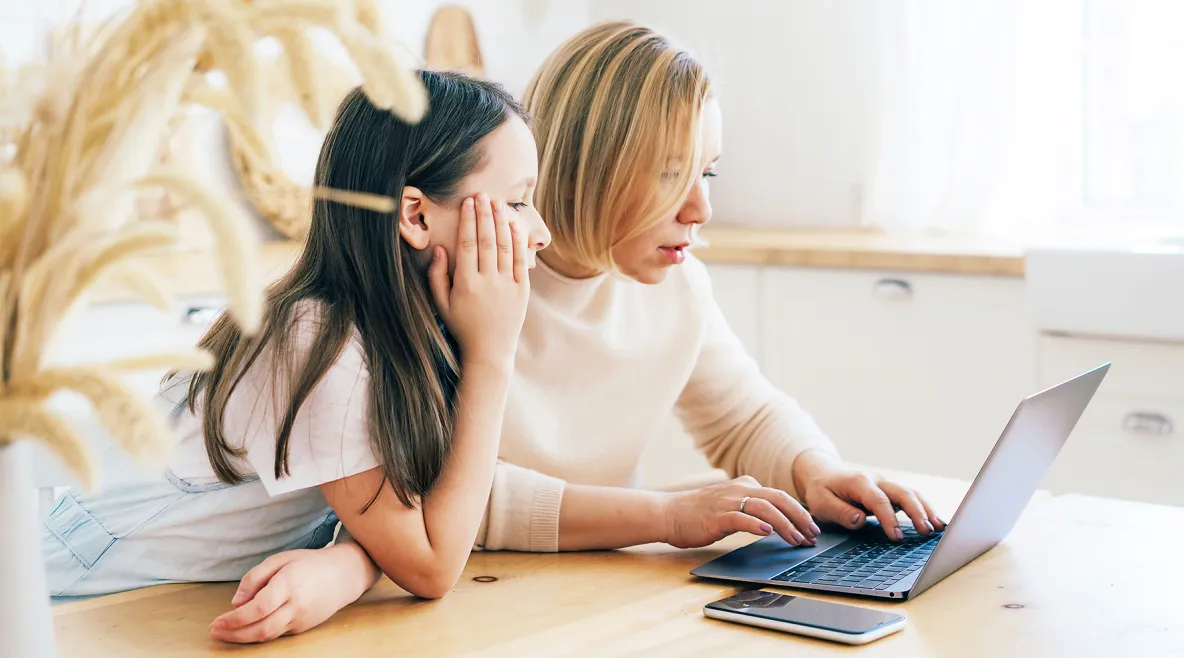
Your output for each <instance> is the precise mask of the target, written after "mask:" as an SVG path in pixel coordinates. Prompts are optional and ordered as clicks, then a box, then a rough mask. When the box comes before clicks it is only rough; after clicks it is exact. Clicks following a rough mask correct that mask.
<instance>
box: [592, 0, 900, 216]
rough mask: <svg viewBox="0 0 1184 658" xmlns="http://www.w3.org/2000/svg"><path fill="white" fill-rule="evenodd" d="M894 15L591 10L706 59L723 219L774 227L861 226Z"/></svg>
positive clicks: (635, 5)
mask: <svg viewBox="0 0 1184 658" xmlns="http://www.w3.org/2000/svg"><path fill="white" fill-rule="evenodd" d="M888 11H891V9H890V8H889V7H888V6H886V5H885V4H880V3H869V2H864V1H861V0H830V1H827V2H817V1H816V0H743V1H740V2H714V1H711V0H646V1H645V2H637V1H636V0H591V1H590V2H589V16H590V18H591V19H592V20H593V21H600V20H609V19H617V18H630V19H633V20H637V21H639V22H642V23H645V24H648V25H652V26H654V27H657V28H659V29H661V30H663V31H665V32H668V33H669V34H670V35H672V36H674V37H675V38H676V40H677V41H679V42H681V43H683V44H685V45H686V46H687V47H689V48H690V49H691V50H692V51H694V52H695V53H696V54H697V55H699V56H700V58H701V59H702V60H703V61H705V62H706V64H707V65H708V67H709V68H710V70H711V72H712V75H713V77H714V79H715V81H716V83H717V89H718V92H719V98H720V103H721V105H722V107H723V113H724V160H723V161H722V163H721V167H720V176H719V177H718V178H716V179H715V180H713V181H712V201H713V203H714V206H715V217H716V221H718V222H721V223H722V222H737V223H744V224H766V225H768V224H773V225H786V224H793V225H809V226H844V225H853V224H855V223H857V221H858V218H859V215H860V208H861V204H862V200H863V198H864V188H863V185H862V183H861V181H864V180H866V178H867V170H868V168H869V167H870V166H871V163H872V162H874V157H873V156H874V149H875V145H876V143H877V134H876V118H875V114H874V112H873V110H874V108H875V106H876V103H877V95H878V79H879V63H878V62H877V58H878V52H879V45H878V44H879V42H880V40H881V39H882V38H883V36H884V35H883V27H884V25H885V23H886V21H885V20H884V17H885V12H888Z"/></svg>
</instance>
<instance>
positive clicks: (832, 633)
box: [703, 589, 906, 644]
mask: <svg viewBox="0 0 1184 658" xmlns="http://www.w3.org/2000/svg"><path fill="white" fill-rule="evenodd" d="M703 614H704V615H706V616H708V617H711V618H712V619H721V620H723V621H730V622H735V623H737V624H748V625H749V626H759V627H761V628H768V629H771V630H775V631H784V632H786V633H794V634H797V635H807V636H810V637H816V638H819V639H822V640H830V641H832V642H841V643H843V644H867V643H868V642H871V641H872V640H878V639H880V638H882V637H884V636H885V635H890V634H892V633H895V632H896V631H899V630H900V629H902V628H904V625H905V619H906V618H905V617H904V616H903V615H898V614H895V613H891V612H882V611H880V610H873V609H871V608H860V607H857V606H853V605H843V604H841V603H830V602H828V601H820V600H818V599H807V598H802V597H800V596H792V595H790V594H777V593H775V592H768V591H765V590H763V589H758V590H751V591H747V592H740V593H739V594H736V595H735V596H729V597H728V598H726V599H721V600H719V601H716V602H714V603H708V604H707V605H706V606H704V608H703Z"/></svg>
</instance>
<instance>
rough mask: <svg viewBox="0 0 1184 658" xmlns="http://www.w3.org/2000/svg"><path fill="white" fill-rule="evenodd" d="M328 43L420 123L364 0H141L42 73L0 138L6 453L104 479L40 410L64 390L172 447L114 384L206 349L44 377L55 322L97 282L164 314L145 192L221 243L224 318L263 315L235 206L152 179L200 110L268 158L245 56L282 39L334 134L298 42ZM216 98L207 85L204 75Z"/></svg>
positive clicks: (158, 446) (150, 445)
mask: <svg viewBox="0 0 1184 658" xmlns="http://www.w3.org/2000/svg"><path fill="white" fill-rule="evenodd" d="M310 27H320V28H324V29H327V30H329V31H330V32H332V33H333V34H335V35H337V36H338V38H340V39H341V41H342V42H343V43H344V44H345V45H346V48H347V50H348V51H349V52H350V53H351V54H352V55H353V56H354V57H355V58H358V61H356V62H355V64H356V65H357V67H358V68H359V70H361V71H362V73H363V77H364V84H363V88H364V89H365V90H366V91H367V93H368V94H369V95H370V96H371V99H372V100H373V101H374V102H375V104H377V105H379V106H381V107H385V108H388V109H391V110H392V111H394V112H396V113H398V114H399V115H400V116H402V117H404V118H407V119H411V120H418V118H419V117H421V116H422V115H423V113H424V111H425V109H426V95H425V94H424V90H423V88H422V85H421V84H420V82H419V80H418V78H417V77H416V76H415V74H414V72H413V71H411V70H410V69H409V68H408V67H406V66H404V65H403V63H402V62H400V61H398V60H397V59H396V55H395V54H393V52H392V50H391V49H392V47H393V46H392V44H391V43H390V42H384V41H383V40H382V39H381V38H380V36H379V35H380V32H379V29H378V13H377V9H376V7H375V6H374V5H373V3H372V2H371V1H369V0H359V1H358V2H356V3H355V2H339V1H338V0H292V1H286V0H192V1H191V0H142V1H141V2H138V3H136V4H135V5H134V6H133V7H132V8H130V9H129V10H127V11H125V12H122V13H121V14H120V15H119V16H117V17H116V18H114V19H112V20H110V21H108V22H106V23H104V24H102V25H100V26H99V27H98V29H97V30H95V31H94V32H93V34H92V35H90V36H89V37H86V38H83V36H82V30H81V29H80V28H79V27H78V25H77V24H75V25H73V26H68V27H67V28H66V29H65V30H64V31H62V32H61V33H62V34H64V35H65V36H66V38H65V39H64V41H63V43H64V44H66V45H67V46H68V47H66V48H65V49H64V50H65V51H66V52H65V53H64V54H63V53H59V56H58V57H57V58H56V59H54V60H53V61H50V62H48V63H47V64H46V66H44V67H43V68H42V69H41V71H42V72H43V77H44V80H41V81H40V82H41V83H42V85H41V91H40V92H39V93H38V95H37V96H36V97H35V98H33V99H31V100H29V101H28V103H27V112H26V114H27V116H28V119H27V122H26V123H25V124H24V125H20V126H18V127H17V128H16V129H13V130H6V131H5V132H4V133H3V134H0V141H2V142H3V143H0V147H4V148H5V149H6V150H7V151H6V152H8V153H10V154H11V157H10V158H8V159H6V161H4V162H0V446H3V445H4V444H7V443H10V442H12V441H16V440H21V439H33V440H39V441H41V442H42V443H44V444H45V445H47V446H49V447H50V448H51V449H52V450H53V451H54V452H55V453H56V454H57V455H58V456H59V457H60V458H61V459H62V461H63V462H65V463H66V465H67V466H69V467H70V468H71V469H72V470H73V471H74V472H75V473H76V474H77V476H78V477H79V479H80V480H81V481H82V482H83V483H85V484H87V485H93V484H94V483H95V482H96V481H97V470H96V465H95V460H94V459H93V458H92V457H91V455H90V453H89V450H88V448H87V445H88V444H87V442H86V441H85V440H84V439H83V437H80V436H79V435H78V434H77V433H76V431H75V430H74V429H73V428H71V427H70V426H69V424H68V423H66V422H65V421H64V420H62V419H61V418H59V417H57V416H55V415H54V414H53V413H52V412H51V411H50V410H49V409H48V408H47V407H46V404H45V402H46V400H47V399H48V398H49V397H50V396H52V395H54V394H56V393H57V392H59V391H73V392H75V393H78V394H81V395H82V396H84V397H85V398H86V399H88V400H89V401H90V404H91V405H92V406H93V407H94V409H95V411H96V413H97V415H98V418H99V420H100V421H101V422H102V423H103V425H104V426H105V427H106V429H107V430H108V432H109V433H110V435H111V436H112V437H113V438H114V439H115V440H116V441H117V442H118V443H119V444H120V446H121V447H122V448H123V449H124V450H126V451H127V452H128V453H130V454H131V455H132V456H133V457H135V458H137V459H138V460H139V461H141V462H142V463H149V464H152V463H159V462H160V460H161V459H163V456H164V455H165V453H166V450H167V447H168V446H169V444H170V441H169V440H168V438H167V432H166V428H165V427H164V424H163V420H162V419H161V418H158V416H157V415H156V414H155V412H154V411H153V410H152V409H151V408H150V407H149V405H148V404H147V403H146V401H145V400H144V399H142V397H141V396H139V395H137V394H136V393H135V392H134V391H132V390H131V389H130V388H129V387H128V386H127V385H126V384H125V383H124V382H123V380H122V378H121V376H122V374H123V373H127V372H131V371H136V370H154V369H169V370H205V369H208V368H210V367H212V366H213V361H212V358H211V356H210V355H209V354H206V353H204V352H202V351H200V350H187V351H183V352H177V353H166V354H149V355H142V356H134V357H129V358H126V359H122V360H119V361H115V362H111V363H92V364H85V365H74V366H61V365H55V366H53V367H47V366H46V365H45V363H46V362H47V361H48V358H47V351H48V346H49V345H50V344H51V338H52V337H53V335H54V333H55V331H56V330H57V328H58V325H59V324H60V323H61V321H62V319H63V318H64V317H66V316H67V314H69V313H70V312H71V311H72V309H74V308H76V307H77V306H78V304H80V303H82V302H84V301H85V298H86V295H87V293H88V291H89V290H90V289H91V288H92V287H93V286H94V285H95V283H96V282H98V281H104V282H107V283H108V284H115V285H120V286H122V287H124V288H126V289H127V290H129V291H132V292H134V293H135V294H137V295H138V296H140V297H141V298H143V299H145V300H147V301H148V302H150V303H152V304H154V305H156V306H158V307H161V308H167V307H169V306H170V300H169V296H168V291H167V290H164V289H163V288H162V287H161V286H160V285H159V284H158V282H157V280H156V277H155V274H154V272H152V271H151V270H150V269H148V268H147V267H146V266H145V265H144V264H143V262H142V261H140V260H139V257H140V256H142V255H144V254H148V253H152V252H158V251H161V250H165V249H169V248H172V247H173V246H175V244H176V242H177V237H178V236H177V233H176V231H175V229H173V228H172V227H169V226H166V225H159V224H153V223H148V222H137V221H131V218H132V209H133V207H134V201H135V193H136V191H137V190H143V189H145V188H151V189H153V190H161V191H164V192H167V193H168V194H170V195H171V196H172V197H174V198H176V199H179V200H180V201H181V202H183V203H184V204H186V205H188V206H190V207H192V208H194V209H196V210H197V211H198V212H199V213H200V214H202V215H204V216H205V217H206V218H207V219H208V221H209V224H210V225H211V227H212V228H213V234H214V236H215V238H216V244H217V251H218V256H219V260H220V265H221V272H222V275H223V278H224V279H225V281H226V284H227V288H228V291H229V298H230V304H229V313H230V314H231V316H232V317H233V318H234V320H235V321H236V322H237V323H238V324H239V325H240V326H241V327H242V328H243V330H244V332H246V333H248V334H249V333H252V332H253V331H255V330H256V329H257V328H258V327H259V325H260V322H261V318H262V317H263V279H262V273H261V272H260V271H259V270H258V266H257V264H258V260H259V259H258V256H257V244H256V241H257V238H256V234H255V232H254V229H253V227H252V226H251V224H250V219H249V217H247V216H246V215H245V214H244V213H243V212H242V210H241V208H239V207H238V206H237V205H234V204H232V203H229V202H228V201H227V200H225V199H222V198H220V197H217V196H215V195H213V194H211V193H210V192H209V191H208V190H206V189H205V188H204V187H202V185H201V184H199V183H198V182H196V181H195V180H193V179H191V178H189V177H187V176H185V175H183V174H180V173H178V172H175V171H161V170H158V168H157V167H158V164H157V163H158V162H159V155H160V152H161V149H162V146H163V144H164V142H165V140H166V138H167V133H168V131H169V129H170V127H171V126H172V125H173V123H174V122H175V121H176V119H177V117H178V115H179V114H180V113H182V112H185V111H186V110H187V106H188V105H190V104H192V103H206V104H208V105H210V106H212V107H214V108H215V109H217V110H219V111H221V112H223V113H225V114H226V116H227V119H228V121H229V122H230V123H231V125H233V126H235V128H236V131H237V132H236V134H237V135H238V136H239V138H240V139H241V140H243V141H244V143H247V144H250V145H251V146H252V147H253V148H255V149H257V150H258V152H260V153H266V152H267V151H268V149H269V143H268V140H267V139H266V138H264V137H263V135H264V134H266V133H267V132H268V131H266V130H261V129H260V126H259V125H258V121H257V119H258V114H259V107H260V104H261V99H260V98H259V94H260V93H261V90H262V89H263V88H264V86H263V85H262V84H260V80H261V73H260V66H259V63H258V61H257V60H256V58H255V55H254V46H255V43H256V42H257V41H258V40H259V39H260V38H263V37H265V36H276V37H277V38H279V39H280V41H281V42H282V43H283V44H284V46H285V49H286V56H287V57H288V60H289V66H288V74H289V76H290V77H291V78H292V85H293V86H294V87H295V88H296V89H299V90H301V91H302V94H303V95H305V96H307V98H306V99H305V101H304V102H302V104H301V105H302V107H303V108H304V109H305V111H306V112H308V113H309V115H310V118H311V119H312V120H313V121H314V122H315V123H323V122H325V121H327V118H326V117H325V111H324V109H323V107H324V105H323V104H324V99H323V98H322V97H321V96H319V95H318V89H319V88H320V87H319V86H318V85H319V82H318V80H317V79H316V78H317V76H318V74H319V73H318V72H319V70H320V69H319V68H318V66H317V65H316V61H315V59H316V55H315V53H313V52H312V50H311V48H310V47H309V45H308V41H307V36H306V30H307V29H308V28H310ZM213 71H216V72H219V73H221V74H222V75H223V76H224V78H225V80H226V85H225V87H224V88H220V89H213V88H211V87H210V86H209V85H208V78H207V74H208V73H210V72H213Z"/></svg>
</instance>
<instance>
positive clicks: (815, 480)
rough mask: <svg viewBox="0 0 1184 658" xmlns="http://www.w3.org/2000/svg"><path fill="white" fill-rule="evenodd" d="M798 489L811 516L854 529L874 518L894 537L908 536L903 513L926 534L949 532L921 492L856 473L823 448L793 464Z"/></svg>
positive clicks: (918, 530) (896, 538)
mask: <svg viewBox="0 0 1184 658" xmlns="http://www.w3.org/2000/svg"><path fill="white" fill-rule="evenodd" d="M793 482H794V487H795V488H796V489H797V491H798V496H800V497H801V502H802V504H803V505H804V506H805V507H806V509H808V510H810V514H811V515H812V516H813V517H814V518H816V519H818V520H819V521H822V522H824V523H835V524H838V525H841V526H843V527H844V528H847V529H849V530H855V529H857V528H861V527H863V525H864V524H865V523H867V517H868V515H873V516H875V517H876V519H877V520H878V521H879V522H880V526H881V527H883V529H884V532H885V534H887V535H888V538H889V539H894V540H899V539H902V538H903V536H904V535H903V533H902V531H901V529H900V524H899V523H898V522H897V519H896V511H897V510H902V511H904V513H905V514H907V515H908V517H909V519H911V520H912V522H913V527H914V528H916V530H917V532H918V533H919V534H922V535H928V534H930V533H931V532H934V531H941V530H945V528H946V523H945V521H943V520H941V518H939V517H938V516H937V515H936V514H934V512H933V508H931V507H930V506H929V503H927V502H926V501H925V499H924V498H922V497H921V494H919V493H917V492H916V491H913V490H912V489H910V488H908V487H905V486H901V485H899V484H896V483H894V482H890V481H888V480H885V479H882V478H878V477H872V476H870V475H868V474H867V473H864V472H862V471H858V470H855V469H853V468H851V467H849V466H847V465H845V464H843V463H842V462H841V461H839V459H838V458H837V457H835V456H833V455H831V454H829V453H827V452H825V451H822V450H807V451H805V452H803V453H802V454H801V455H798V457H797V459H795V460H794V464H793Z"/></svg>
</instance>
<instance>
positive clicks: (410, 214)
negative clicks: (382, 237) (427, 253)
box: [399, 185, 432, 251]
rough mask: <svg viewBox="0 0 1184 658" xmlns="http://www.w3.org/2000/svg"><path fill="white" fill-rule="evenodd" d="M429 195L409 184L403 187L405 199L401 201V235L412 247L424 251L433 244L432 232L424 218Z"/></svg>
mask: <svg viewBox="0 0 1184 658" xmlns="http://www.w3.org/2000/svg"><path fill="white" fill-rule="evenodd" d="M426 202H427V197H425V196H424V194H423V192H420V191H419V188H416V187H411V186H410V185H408V186H407V187H404V188H403V199H402V200H401V201H400V202H399V235H401V236H403V240H404V241H406V242H407V244H408V245H411V247H413V248H415V249H418V250H420V251H423V250H424V249H427V248H428V245H429V244H431V237H432V236H431V232H430V231H428V225H427V222H426V221H425V220H424V218H423V213H424V209H425V208H424V206H425V205H426Z"/></svg>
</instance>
